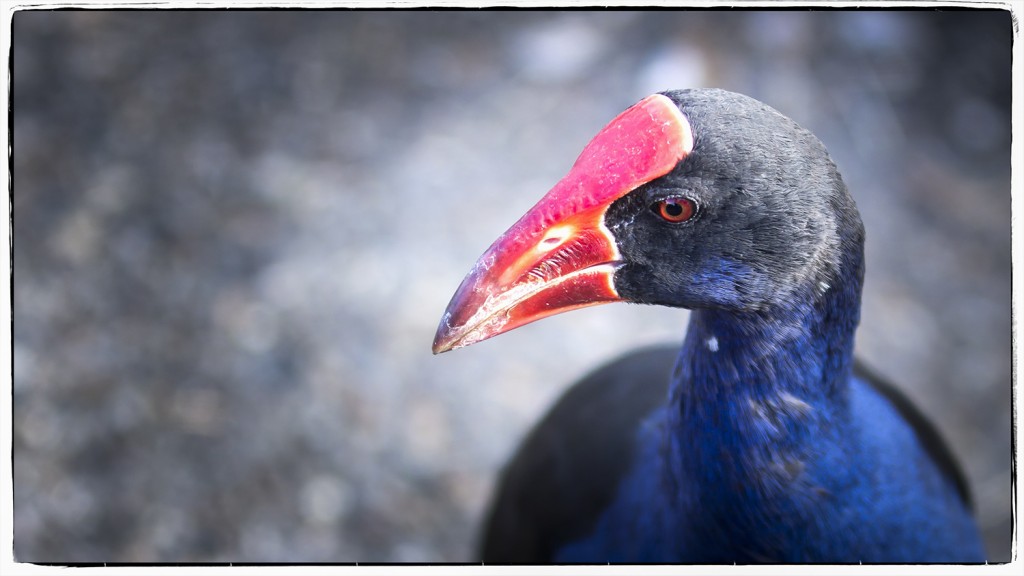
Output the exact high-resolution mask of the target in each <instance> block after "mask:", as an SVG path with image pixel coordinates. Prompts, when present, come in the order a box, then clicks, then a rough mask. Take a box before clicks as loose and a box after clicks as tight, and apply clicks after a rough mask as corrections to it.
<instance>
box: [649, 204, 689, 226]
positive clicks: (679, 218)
mask: <svg viewBox="0 0 1024 576" xmlns="http://www.w3.org/2000/svg"><path fill="white" fill-rule="evenodd" d="M653 208H654V212H655V213H657V214H658V215H659V216H661V217H662V219H664V220H666V221H668V222H674V223H678V222H685V221H687V220H689V219H690V218H691V217H693V213H694V212H695V210H696V206H695V205H694V203H693V200H690V199H689V198H666V199H664V200H661V201H659V202H656V203H655V204H654V206H653Z"/></svg>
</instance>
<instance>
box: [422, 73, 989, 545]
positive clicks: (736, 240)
mask: <svg viewBox="0 0 1024 576" xmlns="http://www.w3.org/2000/svg"><path fill="white" fill-rule="evenodd" d="M864 237H865V231H864V225H863V223H862V220H861V218H860V214H859V212H858V210H857V206H856V204H855V202H854V199H853V197H852V196H851V194H850V192H849V191H848V189H847V186H846V185H845V183H844V182H843V179H842V177H841V175H840V173H839V170H838V168H837V166H836V164H835V162H834V161H833V160H832V158H831V157H830V156H829V153H828V151H827V150H826V148H825V146H824V145H823V144H822V143H821V141H820V140H819V139H818V138H817V137H815V136H814V135H813V134H812V133H811V132H810V131H808V130H806V129H805V128H803V127H801V126H800V125H799V124H797V123H796V122H795V121H793V120H792V119H790V118H788V117H786V116H784V115H783V114H781V113H780V112H778V111H777V110H775V109H774V108H772V107H770V106H768V105H767V104H764V103H762V102H760V101H758V100H756V99H753V98H751V97H748V96H745V95H742V94H738V93H734V92H729V91H725V90H721V89H717V88H701V89H686V90H670V91H665V92H660V93H656V94H653V95H651V96H648V97H647V98H644V99H643V100H641V101H640V102H638V103H636V104H635V105H633V106H631V107H629V108H628V109H626V110H625V111H624V112H622V113H621V114H619V115H618V116H617V117H616V118H615V119H613V120H612V121H611V122H610V123H609V124H608V125H606V126H605V127H604V128H603V129H601V130H600V131H599V132H598V133H597V135H596V136H595V137H594V138H593V139H592V140H591V141H590V142H589V143H588V144H587V145H586V146H585V147H584V148H583V151H582V152H581V153H580V155H579V157H578V158H577V160H576V162H575V163H574V164H573V165H572V167H571V168H570V169H569V171H568V173H567V174H566V175H565V177H564V178H562V179H561V180H559V181H558V182H557V183H556V184H555V185H554V187H552V188H551V189H550V191H549V192H547V194H545V195H544V196H543V197H542V198H541V199H540V201H539V202H538V203H537V204H536V205H535V206H534V207H533V208H531V209H530V210H529V211H528V212H527V213H526V214H524V215H523V216H522V217H521V218H520V219H519V220H518V221H516V222H515V223H514V224H513V225H512V226H511V227H510V228H509V229H508V230H507V231H506V232H505V233H504V234H502V235H501V236H499V237H498V238H497V239H496V240H495V241H494V242H493V244H491V246H490V247H489V248H488V249H487V250H486V251H485V252H484V254H483V255H482V256H481V257H480V258H479V259H478V260H477V262H476V263H475V265H474V266H473V267H472V268H471V269H470V271H469V273H468V274H467V275H466V277H465V279H464V280H463V281H462V283H461V285H460V286H459V287H458V289H457V290H456V292H455V294H454V296H453V297H452V299H451V302H450V303H449V305H448V307H447V309H446V310H445V312H444V313H443V315H442V318H441V321H440V323H439V326H438V330H437V333H436V335H435V338H434V342H433V352H434V353H435V354H438V353H442V352H447V351H449V350H453V349H456V348H462V347H465V346H468V345H471V344H474V343H476V342H479V341H481V340H485V339H487V338H491V337H493V336H496V335H498V334H502V333H504V332H507V331H509V330H512V329H515V328H518V327H520V326H522V325H524V324H527V323H530V322H533V321H536V320H540V319H542V318H546V317H548V316H551V315H553V314H557V313H562V312H567V311H571V310H575V309H579V308H583V307H586V306H592V305H597V304H603V303H609V302H618V301H625V302H630V303H638V304H649V305H658V306H666V307H673V308H685V309H688V310H690V315H689V322H688V325H687V328H686V331H685V335H684V336H683V339H682V345H681V346H661V347H654V348H647V349H642V350H639V351H636V352H633V353H629V354H627V355H625V356H624V357H621V358H619V359H617V360H614V361H612V362H610V363H609V364H607V365H605V366H603V367H601V368H599V369H597V370H595V371H594V372H592V373H590V374H589V375H588V376H586V377H584V378H583V379H582V380H581V381H580V382H579V383H577V384H575V385H573V386H572V387H570V388H569V389H568V391H567V392H566V393H565V394H564V395H563V396H562V397H561V399H559V400H558V401H557V402H556V403H555V405H554V407H553V408H552V409H551V410H550V411H549V412H548V414H547V415H546V416H545V417H544V418H543V419H542V420H541V422H540V423H539V424H538V425H537V426H536V427H535V428H534V429H533V430H532V431H531V432H530V433H529V434H528V435H527V437H526V439H525V440H524V441H523V443H522V445H521V446H520V448H519V449H518V451H517V452H516V454H515V455H514V456H513V458H512V459H511V461H510V463H509V464H508V465H507V466H506V467H505V469H504V471H503V473H502V475H501V477H500V478H499V479H498V482H497V487H496V490H495V496H494V498H493V500H492V503H491V505H490V509H489V512H488V516H487V518H486V519H485V521H484V523H483V524H484V527H485V533H484V534H483V536H482V538H481V545H480V553H481V560H482V561H483V562H484V563H499V564H500V563H506V564H545V563H559V564H571V563H588V564H603V563H629V564H641V563H680V564H734V563H735V564H760V563H787V564H788V563H838V564H843V563H979V562H984V559H985V552H984V547H983V544H982V540H981V536H980V533H979V529H978V526H977V523H976V521H975V519H974V517H973V509H972V505H971V502H970V497H969V490H968V488H967V484H966V482H965V480H964V476H963V473H962V472H961V470H960V468H959V467H958V465H957V463H956V460H955V458H954V457H953V456H952V453H951V451H950V450H949V448H948V447H947V446H946V445H945V444H944V443H943V441H942V438H941V435H940V434H939V432H938V431H937V429H936V427H935V426H934V425H933V424H932V423H931V422H930V421H929V420H928V419H927V418H926V417H925V416H924V415H923V414H922V413H921V412H920V411H919V410H918V409H917V408H915V407H914V405H913V404H912V403H911V402H910V401H909V400H908V399H907V397H906V396H904V395H903V394H902V393H901V392H900V391H899V390H898V388H896V387H895V386H893V385H892V384H890V383H888V382H887V381H885V380H884V379H883V378H881V377H879V376H878V375H877V374H875V373H873V372H872V371H871V370H870V369H868V368H867V367H866V366H865V365H863V364H862V363H861V362H860V361H859V360H855V358H854V350H853V347H854V334H855V331H856V328H857V326H858V324H859V322H860V304H861V289H862V285H863V280H864V270H865V262H864Z"/></svg>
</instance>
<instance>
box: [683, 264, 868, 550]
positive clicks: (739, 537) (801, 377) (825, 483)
mask: <svg viewBox="0 0 1024 576" xmlns="http://www.w3.org/2000/svg"><path fill="white" fill-rule="evenodd" d="M839 268H840V271H839V272H838V273H833V274H824V275H822V276H821V277H820V278H817V279H815V280H814V281H813V282H807V286H804V287H802V288H801V289H798V290H797V291H795V293H794V294H793V295H791V296H790V297H789V298H787V302H786V303H781V304H778V305H774V306H772V307H769V308H768V309H766V310H762V311H758V312H743V313H737V312H732V311H720V310H709V309H704V310H695V311H694V312H693V314H692V315H691V320H690V325H689V328H688V330H687V336H686V340H685V342H684V344H683V348H682V350H681V352H680V356H679V359H678V361H677V363H676V368H675V373H674V378H673V381H672V383H671V385H670V403H669V413H668V419H667V422H666V423H667V425H668V430H669V443H668V447H667V449H668V451H669V452H668V454H667V460H668V462H669V463H670V464H669V466H668V468H667V470H666V471H667V476H668V478H666V481H667V482H670V483H673V484H676V486H675V490H673V491H674V492H675V493H676V494H679V495H680V501H679V502H678V503H677V505H679V506H681V507H682V508H683V509H682V510H680V511H679V512H680V513H682V514H685V515H688V516H689V517H690V518H691V519H692V518H693V515H694V514H699V515H701V516H703V517H704V518H702V520H703V521H702V522H700V523H698V524H699V525H701V526H702V527H703V528H702V533H701V534H692V535H690V538H693V539H694V540H695V541H700V540H702V539H707V541H708V543H709V548H708V549H709V550H713V549H714V545H713V544H712V543H713V542H718V541H722V540H726V541H731V542H742V541H743V535H744V534H747V533H754V534H758V533H759V534H764V533H765V530H764V528H765V527H772V526H780V525H799V524H793V523H788V524H786V523H783V522H778V521H777V520H778V516H780V515H787V516H789V517H792V515H793V514H797V515H804V516H807V517H808V519H809V520H813V518H812V517H813V515H814V514H815V512H814V510H815V507H816V503H817V502H819V501H820V500H821V499H822V498H827V497H828V495H829V494H830V493H833V492H836V491H838V490H841V489H842V488H843V486H845V485H846V484H847V483H848V481H850V480H851V479H852V478H851V477H850V476H848V475H847V474H846V472H845V471H846V470H848V466H847V465H846V464H847V462H848V461H847V457H848V453H847V452H848V450H847V447H845V445H844V436H843V435H842V433H841V431H842V430H843V429H844V424H845V422H846V421H847V420H848V419H849V412H848V406H849V380H850V374H851V369H852V364H853V339H854V331H855V329H856V326H857V323H858V320H859V309H860V289H861V279H862V262H861V257H860V253H859V251H855V252H854V254H848V255H847V257H846V258H844V260H843V262H842V263H841V265H840V266H839ZM738 512H742V513H738ZM811 524H813V521H812V522H811ZM778 537H779V538H780V539H786V538H787V535H785V534H779V535H778ZM790 537H792V535H790ZM769 548H771V547H769ZM748 552H749V555H750V557H751V558H752V559H754V560H770V559H771V558H770V555H771V552H770V551H769V550H753V549H752V550H748Z"/></svg>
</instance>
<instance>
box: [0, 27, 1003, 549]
mask: <svg viewBox="0 0 1024 576" xmlns="http://www.w3.org/2000/svg"><path fill="white" fill-rule="evenodd" d="M1010 40H1011V23H1010V18H1009V15H1008V14H1007V13H998V12H989V13H979V12H955V13H940V12H934V11H920V12H911V13H903V12H870V11H858V12H822V13H811V12H774V13H765V12H737V13H731V12H714V13H701V12H654V13H636V12H610V13H591V12H570V13H560V12H541V13H532V12H514V13H500V12H489V11H484V12H480V11H472V12H429V11H422V12H406V13H400V12H346V11H338V12H308V11H304V12H274V13H260V12H235V11H232V12H161V11H149V12H113V11H111V12H106V11H93V12H83V11H60V12H21V13H18V14H16V15H15V17H14V25H13V51H14V59H13V106H14V115H13V122H14V123H13V129H14V136H13V138H14V140H13V145H14V148H13V168H14V173H13V190H14V193H13V194H14V195H13V201H14V286H13V288H14V488H15V494H14V496H15V501H14V505H15V551H16V556H17V558H18V559H19V560H21V561H74V562H100V561H104V562H105V561H113V562H117V561H142V562H149V561H171V562H177V561H248V562H264V561H341V562H354V561H369V562H405V561H418V562H435V561H468V560H471V559H472V557H473V556H472V550H473V544H474V541H475V535H476V529H477V525H478V523H479V520H480V517H481V514H482V511H483V509H484V506H485V502H486V500H487V498H488V495H489V491H490V490H491V487H492V483H493V480H494V478H495V475H496V473H497V471H498V469H499V467H500V466H501V464H502V463H503V462H504V461H505V459H506V458H507V457H508V456H509V454H510V452H511V451H512V449H513V447H514V446H515V445H516V443H517V441H518V440H519V438H520V437H521V436H522V434H523V433H524V432H525V431H526V429H527V427H528V426H530V425H531V423H533V422H534V421H536V420H537V419H538V418H539V416H540V414H541V413H542V411H543V410H544V409H545V407H547V406H548V405H549V403H550V402H552V400H554V399H555V398H556V397H557V395H558V394H559V393H560V392H561V391H562V390H563V389H564V387H565V386H566V385H567V384H568V383H570V382H571V381H572V380H573V379H574V378H576V377H577V376H579V375H581V374H582V373H584V372H585V371H587V370H588V369H590V368H593V367H594V366H595V365H597V364H598V363H600V362H601V361H602V360H605V359H608V358H610V357H612V356H614V355H615V354H617V353H619V352H620V351H624V350H626V349H629V348H632V347H635V346H638V345H642V344H646V343H652V342H658V341H680V340H681V337H682V333H683V330H684V326H685V323H686V312H684V311H673V310H667V309H658V308H648V307H640V306H629V305H624V304H618V305H611V306H604V307H597V308H592V309H588V310H584V311H579V312H574V313H572V314H565V315H561V316H558V317H555V318H551V319H549V320H545V321H544V322H540V323H537V324H533V325H531V326H528V327H525V328H522V329H520V330H517V331H515V332H513V333H510V334H507V335H504V336H501V337H500V338H496V339H494V340H490V341H488V342H484V343H481V344H479V345H476V346H473V347H472V348H469V349H465V350H459V351H456V352H454V353H450V354H445V355H442V356H439V357H434V356H432V355H431V354H430V344H431V340H432V337H433V333H434V329H435V327H436V323H437V321H438V319H439V318H440V316H441V312H442V311H443V310H444V307H445V305H446V304H447V302H448V299H449V297H450V296H451V294H452V292H453V291H454V289H455V288H456V286H457V285H458V283H459V281H460V280H461V279H462V276H463V275H464V274H465V273H466V272H467V271H468V270H469V267H470V266H471V265H472V263H473V261H474V260H475V258H476V257H477V256H478V255H479V254H480V253H481V252H482V251H483V250H484V248H486V247H487V245H488V244H489V243H490V242H491V241H492V240H493V238H494V237H495V236H496V235H497V234H499V233H500V232H501V231H503V230H504V229H505V228H506V227H507V226H508V225H509V224H511V223H512V222H513V221H514V220H515V219H516V218H518V216H519V215H520V214H521V213H522V212H523V211H525V210H526V209H527V208H528V207H529V206H530V205H532V204H533V202H534V201H536V200H537V199H538V198H539V197H540V196H541V195H542V194H543V193H544V192H545V191H546V190H547V188H548V186H550V185H551V184H552V183H554V182H555V181H556V179H557V178H559V177H560V176H561V174H563V173H564V172H565V171H566V170H567V168H568V167H569V165H570V164H571V163H572V161H573V160H574V158H575V156H576V154H577V153H578V152H579V150H580V149H581V148H582V146H583V144H584V143H586V141H587V140H588V139H589V138H590V137H591V136H592V135H593V134H594V133H595V132H596V131H597V130H598V129H599V128H600V127H601V126H602V125H604V123H605V122H607V121H608V120H610V119H611V118H612V117H613V116H614V115H615V114H616V113H618V112H619V111H621V110H622V109H623V108H625V107H626V106H628V105H630V104H631V103H633V102H634V101H636V100H638V99H640V98H641V97H643V96H645V95H647V94H649V93H651V92H654V91H656V90H660V89H666V88H677V87H693V86H720V87H724V88H728V89H732V90H737V91H741V92H745V93H747V94H750V95H752V96H755V97H757V98H759V99H762V100H764V101H767V102H768V103H770V104H772V105H774V106H775V107H776V108H778V109H780V110H781V111H782V112H784V113H786V114H788V115H790V116H792V117H793V118H795V119H797V120H798V121H799V122H801V123H802V124H804V125H805V126H807V127H809V128H811V129H812V130H813V131H814V132H816V133H817V134H818V135H819V136H820V137H821V138H822V139H823V140H824V141H825V143H826V144H827V145H828V146H829V148H830V149H831V151H832V153H833V155H834V156H835V158H836V160H837V162H838V164H839V166H840V168H841V170H842V171H843V174H844V175H845V178H846V179H847V182H848V184H849V185H850V188H851V189H852V191H853V193H854V195H855V197H856V199H857V202H858V204H859V206H860V208H861V210H862V213H863V216H864V220H865V223H866V226H867V230H868V242H869V243H868V248H867V254H868V276H867V283H866V286H865V297H864V314H863V321H862V328H861V330H860V332H859V336H858V347H859V353H860V355H861V356H863V357H864V358H865V359H867V360H868V361H869V363H871V364H872V365H874V366H875V367H876V368H877V369H879V370H881V371H882V372H883V373H885V374H886V375H888V376H890V377H891V378H892V379H894V380H896V381H897V382H898V383H899V384H900V385H901V386H902V387H903V388H904V389H905V390H906V391H907V392H908V394H909V395H910V396H911V397H913V398H914V399H915V400H916V401H918V402H919V403H920V405H921V406H923V408H924V410H925V411H926V412H927V413H928V414H929V415H930V416H931V417H932V418H933V419H934V420H935V421H936V422H937V423H938V425H939V427H940V428H941V430H942V432H943V433H944V435H945V436H946V437H947V438H948V439H949V441H950V442H951V444H952V446H953V449H954V451H955V452H956V454H957V456H958V457H959V458H960V459H961V460H962V461H963V463H964V466H965V468H966V470H967V472H968V475H969V477H970V481H971V485H972V487H973V491H974V494H975V498H976V501H977V512H978V516H979V518H980V520H981V523H982V526H983V528H984V530H985V533H986V536H987V539H988V544H989V549H990V553H991V558H992V559H993V560H1006V559H1008V557H1009V540H1010V473H1009V464H1010V434H1011V424H1010V386H1011V382H1010V368H1011V366H1010V342H1011V341H1010V186H1009V175H1010V169H1009V165H1010V160H1009V142H1010V140H1009V135H1010V120H1009V103H1010Z"/></svg>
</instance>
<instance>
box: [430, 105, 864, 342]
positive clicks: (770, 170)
mask: <svg viewBox="0 0 1024 576" xmlns="http://www.w3.org/2000/svg"><path fill="white" fill-rule="evenodd" d="M850 230H853V231H854V233H853V234H850V233H847V232H848V231H850ZM861 235H862V227H861V225H860V219H859V216H857V212H856V208H855V207H854V205H853V201H852V199H851V198H850V197H849V195H848V193H847V192H846V188H845V186H844V185H843V183H842V180H841V178H840V176H839V174H838V172H837V170H836V168H835V165H834V164H833V163H832V161H831V159H830V158H829V156H828V154H827V152H826V151H825V148H824V146H823V145H822V144H821V143H820V142H819V141H818V139H817V138H815V137H814V136H813V135H812V134H811V133H810V132H808V131H807V130H804V129H803V128H801V127H800V126H798V125H797V124H796V123H795V122H793V121H792V120H790V119H788V118H786V117H785V116H783V115H782V114H780V113H778V112H777V111H775V110H774V109H772V108H770V107H768V106H767V105H765V104H762V103H761V102H758V101H757V100H754V99H751V98H748V97H746V96H742V95H740V94H734V93H731V92H726V91H723V90H710V89H706V90H681V91H672V92H664V93H660V94H654V95H652V96H649V97H647V98H645V99H643V100H641V101H640V102H639V103H637V104H636V105H634V106H633V107H631V108H629V109H627V110H626V111H625V112H623V113H622V114H620V115H619V116H617V117H616V118H615V119H614V120H612V121H611V122H610V123H609V124H608V125H607V126H605V127H604V128H603V129H602V130H601V131H600V132H599V133H598V134H597V135H596V136H595V137H594V138H593V139H592V140H591V141H590V142H589V143H588V144H587V146H586V147H585V148H584V149H583V152H582V153H581V154H580V156H579V158H578V159H577V160H576V162H575V163H574V164H573V166H572V168H571V169H570V170H569V173H568V174H567V175H566V176H565V177H564V178H563V179H562V180H560V181H559V182H558V183H557V184H555V186H554V187H553V188H552V189H551V190H550V191H549V192H548V193H547V194H546V195H545V196H544V197H543V198H542V199H541V200H540V201H539V202H538V203H537V204H536V205H535V206H534V207H533V208H531V209H530V210H529V211H528V212H527V213H526V214H525V215H523V216H522V218H520V219H519V221H518V222H516V223H515V224H513V225H512V227H511V228H509V229H508V230H507V231H506V232H505V233H504V234H502V235H501V236H500V237H499V238H498V239H497V240H495V241H494V243H493V244H492V245H491V246H490V248H488V249H487V251H486V252H484V254H483V255H482V256H481V257H480V258H479V260H477V262H476V264H475V265H474V267H473V268H472V270H471V271H470V272H469V274H468V275H467V276H466V278H465V279H464V280H463V282H462V284H461V285H460V286H459V288H458V290H457V291H456V293H455V295H454V296H453V297H452V300H451V302H450V303H449V305H448V309H447V310H446V311H445V313H444V316H443V317H442V319H441V323H440V326H439V327H438V330H437V335H436V336H435V339H434V346H433V349H434V353H440V352H445V351H448V350H451V349H453V348H460V347H463V346H468V345H469V344H473V343H475V342H479V341H481V340H484V339H486V338H490V337H492V336H496V335H498V334H501V333H503V332H507V331H509V330H512V329H514V328H517V327H519V326H522V325H524V324H527V323H529V322H533V321H535V320H539V319H541V318H545V317H547V316H551V315H553V314H557V313H560V312H565V311H569V310H574V309H578V308H582V307H585V306H591V305H595V304H601V303H606V302H614V301H628V302H636V303H644V304H660V305H666V306H673V307H682V308H691V309H693V308H712V309H721V310H726V311H737V312H740V311H757V310H764V309H767V308H771V307H773V306H778V305H780V304H781V303H784V302H787V301H790V300H792V299H793V298H795V297H797V293H801V294H802V292H801V291H808V290H810V291H812V292H813V290H815V289H817V290H818V291H819V292H820V291H822V290H821V288H822V287H824V288H825V289H827V288H828V283H829V281H830V280H828V279H829V278H831V277H832V276H834V275H835V274H836V273H837V270H838V268H839V267H840V265H841V263H840V260H841V257H842V255H843V252H844V250H845V251H849V250H859V249H860V246H861Z"/></svg>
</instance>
